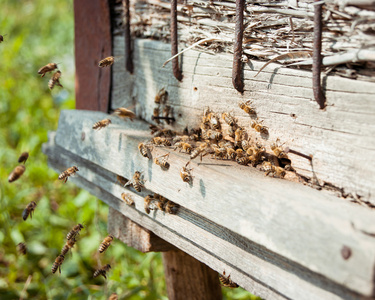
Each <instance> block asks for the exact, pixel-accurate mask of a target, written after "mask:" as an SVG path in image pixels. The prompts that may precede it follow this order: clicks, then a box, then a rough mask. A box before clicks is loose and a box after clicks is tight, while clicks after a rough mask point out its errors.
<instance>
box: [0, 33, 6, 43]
mask: <svg viewBox="0 0 375 300" xmlns="http://www.w3.org/2000/svg"><path fill="white" fill-rule="evenodd" d="M6 35H7V34H4V35H1V34H0V43H2V42H3V41H4V36H6Z"/></svg>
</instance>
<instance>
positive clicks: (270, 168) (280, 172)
mask: <svg viewBox="0 0 375 300" xmlns="http://www.w3.org/2000/svg"><path fill="white" fill-rule="evenodd" d="M263 170H264V171H266V176H268V175H271V176H272V177H277V178H284V177H285V175H286V172H285V170H284V169H283V168H282V167H276V166H274V165H272V164H271V163H270V162H268V161H266V162H264V163H263Z"/></svg>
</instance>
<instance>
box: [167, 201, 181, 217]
mask: <svg viewBox="0 0 375 300" xmlns="http://www.w3.org/2000/svg"><path fill="white" fill-rule="evenodd" d="M164 210H165V212H166V213H168V214H172V215H174V214H176V213H177V210H178V205H177V204H176V203H174V202H172V201H169V200H168V202H167V204H166V205H165V206H164Z"/></svg>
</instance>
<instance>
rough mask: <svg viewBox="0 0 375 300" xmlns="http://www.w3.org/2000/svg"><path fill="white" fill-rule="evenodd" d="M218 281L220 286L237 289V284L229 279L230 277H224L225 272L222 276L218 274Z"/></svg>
mask: <svg viewBox="0 0 375 300" xmlns="http://www.w3.org/2000/svg"><path fill="white" fill-rule="evenodd" d="M219 280H220V283H221V285H222V286H225V287H229V288H238V284H237V283H235V282H233V281H232V280H231V279H230V275H228V276H225V271H224V272H223V275H221V274H219Z"/></svg>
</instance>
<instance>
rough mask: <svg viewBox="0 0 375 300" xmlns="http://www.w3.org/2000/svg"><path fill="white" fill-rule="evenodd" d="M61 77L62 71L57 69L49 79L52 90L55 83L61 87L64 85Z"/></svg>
mask: <svg viewBox="0 0 375 300" xmlns="http://www.w3.org/2000/svg"><path fill="white" fill-rule="evenodd" d="M60 77H61V71H59V70H57V71H56V72H55V73H54V74H53V75H52V77H51V79H50V80H49V81H48V87H49V89H50V90H52V89H53V88H54V87H55V85H56V84H57V85H58V86H59V87H63V86H62V84H61V83H60Z"/></svg>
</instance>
